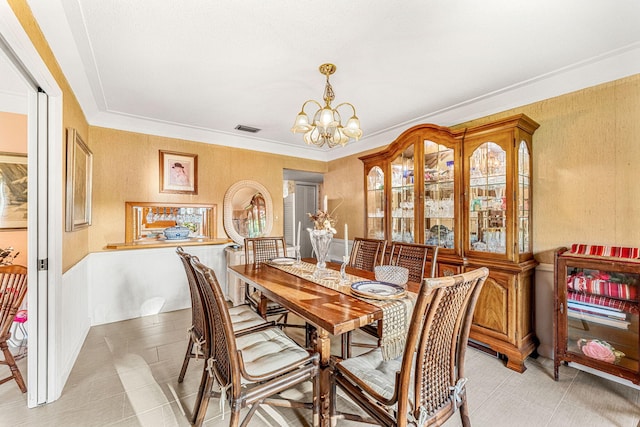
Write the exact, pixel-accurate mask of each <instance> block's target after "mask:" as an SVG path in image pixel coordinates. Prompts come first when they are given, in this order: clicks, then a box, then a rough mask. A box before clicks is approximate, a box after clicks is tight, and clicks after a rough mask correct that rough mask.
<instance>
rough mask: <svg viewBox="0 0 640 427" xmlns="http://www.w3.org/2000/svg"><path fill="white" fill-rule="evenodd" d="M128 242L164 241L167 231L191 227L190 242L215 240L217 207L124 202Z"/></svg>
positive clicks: (191, 204)
mask: <svg viewBox="0 0 640 427" xmlns="http://www.w3.org/2000/svg"><path fill="white" fill-rule="evenodd" d="M125 209H126V214H125V242H126V243H132V242H139V241H145V240H162V239H164V234H163V231H164V229H165V228H168V227H173V226H176V225H182V226H185V227H187V228H189V230H190V233H189V240H191V239H203V238H215V237H216V236H217V232H216V231H217V230H216V224H217V222H216V218H217V213H216V205H215V204H194V203H163V202H125Z"/></svg>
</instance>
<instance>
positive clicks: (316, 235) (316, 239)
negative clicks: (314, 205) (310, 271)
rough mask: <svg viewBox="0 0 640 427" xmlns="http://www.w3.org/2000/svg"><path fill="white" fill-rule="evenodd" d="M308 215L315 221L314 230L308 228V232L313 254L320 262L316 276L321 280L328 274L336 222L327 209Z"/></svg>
mask: <svg viewBox="0 0 640 427" xmlns="http://www.w3.org/2000/svg"><path fill="white" fill-rule="evenodd" d="M307 215H309V218H310V219H311V221H313V228H312V229H311V228H308V229H307V231H308V232H309V238H310V240H311V246H312V247H313V252H314V253H315V254H316V259H317V260H318V262H317V263H316V271H315V272H314V276H316V278H320V277H323V276H324V275H325V274H326V272H327V256H328V255H329V248H330V247H331V240H333V235H334V234H335V233H336V229H335V225H336V220H335V218H334V217H333V216H332V215H331V214H330V213H329V212H328V211H327V210H326V209H325V210H318V211H317V212H316V213H315V214H310V213H309V214H307Z"/></svg>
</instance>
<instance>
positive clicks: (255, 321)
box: [176, 246, 267, 383]
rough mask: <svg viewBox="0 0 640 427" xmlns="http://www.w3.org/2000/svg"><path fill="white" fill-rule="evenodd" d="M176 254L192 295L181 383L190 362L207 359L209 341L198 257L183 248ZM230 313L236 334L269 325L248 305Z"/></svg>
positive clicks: (179, 376) (231, 310) (179, 380)
mask: <svg viewBox="0 0 640 427" xmlns="http://www.w3.org/2000/svg"><path fill="white" fill-rule="evenodd" d="M176 253H177V254H178V256H179V257H180V261H182V265H183V267H184V271H185V273H186V275H187V283H188V284H189V294H190V295H191V326H190V327H189V329H188V330H187V333H188V335H189V343H188V344H187V352H186V354H185V356H184V361H183V362H182V368H181V369H180V375H178V382H179V383H181V382H182V381H183V380H184V376H185V374H186V372H187V366H188V365H189V361H190V360H191V359H194V358H195V359H197V358H203V357H206V355H207V354H208V348H207V346H208V341H207V339H206V333H205V319H204V316H205V311H204V305H203V304H202V298H201V296H200V292H199V291H198V283H197V279H196V275H195V274H196V273H195V271H194V270H193V266H192V265H191V259H192V258H196V257H194V256H193V255H191V254H189V253H187V252H185V251H184V249H182V247H181V246H178V247H177V248H176ZM229 313H230V315H231V322H232V328H233V330H234V331H235V332H238V331H244V330H247V329H251V328H254V327H256V326H260V325H264V324H266V323H267V322H266V321H265V320H264V319H263V318H262V317H261V316H259V315H258V313H256V312H255V311H254V310H252V309H251V307H249V306H248V305H246V304H244V305H239V306H236V307H232V308H230V309H229Z"/></svg>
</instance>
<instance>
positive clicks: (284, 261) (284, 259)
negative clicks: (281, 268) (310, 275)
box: [269, 257, 296, 265]
mask: <svg viewBox="0 0 640 427" xmlns="http://www.w3.org/2000/svg"><path fill="white" fill-rule="evenodd" d="M269 262H270V263H271V264H275V265H293V263H294V262H296V259H295V258H288V257H280V258H271V259H270V260H269Z"/></svg>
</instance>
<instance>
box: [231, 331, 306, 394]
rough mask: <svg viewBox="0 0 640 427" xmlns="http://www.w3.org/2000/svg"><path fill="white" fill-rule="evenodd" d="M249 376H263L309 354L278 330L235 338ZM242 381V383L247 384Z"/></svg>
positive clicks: (245, 381)
mask: <svg viewBox="0 0 640 427" xmlns="http://www.w3.org/2000/svg"><path fill="white" fill-rule="evenodd" d="M236 343H237V346H238V350H240V351H242V359H243V360H244V365H245V369H246V371H247V372H248V373H249V374H250V375H264V374H268V373H269V372H273V371H275V370H278V369H280V368H282V367H285V366H287V365H289V364H291V363H295V362H298V361H301V360H304V359H307V358H308V357H309V352H308V351H307V350H305V349H303V348H302V347H300V346H299V345H298V344H296V343H295V342H294V341H293V340H292V339H291V338H289V337H288V336H287V335H286V334H285V333H284V332H282V330H280V329H279V328H275V327H274V328H269V329H265V330H262V331H259V332H254V333H251V334H247V335H243V336H240V337H238V338H236ZM248 382H250V381H247V380H245V379H243V383H248Z"/></svg>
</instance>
